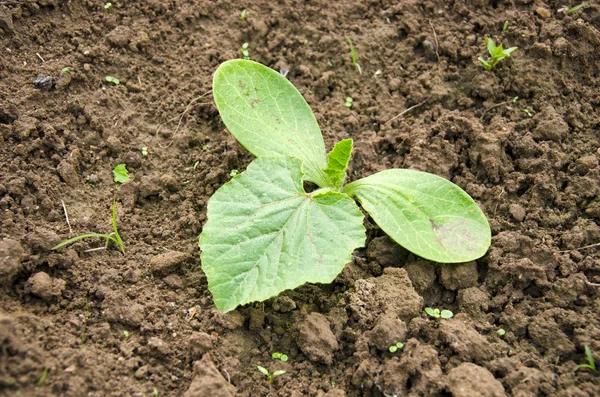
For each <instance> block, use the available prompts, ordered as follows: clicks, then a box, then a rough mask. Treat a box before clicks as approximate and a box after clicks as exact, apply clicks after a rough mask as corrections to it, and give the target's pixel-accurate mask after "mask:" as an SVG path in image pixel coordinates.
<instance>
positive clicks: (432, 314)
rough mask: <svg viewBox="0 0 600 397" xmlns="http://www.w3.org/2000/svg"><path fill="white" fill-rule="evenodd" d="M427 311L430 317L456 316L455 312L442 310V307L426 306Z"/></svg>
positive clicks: (446, 317)
mask: <svg viewBox="0 0 600 397" xmlns="http://www.w3.org/2000/svg"><path fill="white" fill-rule="evenodd" d="M425 313H427V314H428V315H429V316H430V317H433V318H445V319H448V318H452V317H454V313H452V312H451V311H450V310H441V311H440V309H434V308H432V307H426V308H425Z"/></svg>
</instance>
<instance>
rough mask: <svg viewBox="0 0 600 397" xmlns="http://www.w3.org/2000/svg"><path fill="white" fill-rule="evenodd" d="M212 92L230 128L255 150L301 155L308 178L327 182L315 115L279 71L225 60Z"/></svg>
mask: <svg viewBox="0 0 600 397" xmlns="http://www.w3.org/2000/svg"><path fill="white" fill-rule="evenodd" d="M213 97H214V99H215V103H216V105H217V109H219V113H220V114H221V118H222V119H223V122H224V123H225V125H226V126H227V128H228V129H229V132H231V134H232V135H233V136H234V137H235V138H236V139H237V140H238V141H239V142H240V143H241V144H242V145H243V146H244V147H245V148H246V149H248V150H249V151H250V152H251V153H252V154H253V155H255V156H256V157H269V156H281V155H283V156H292V157H297V158H299V159H301V160H302V161H303V163H304V172H305V174H306V175H305V179H307V180H309V181H311V182H314V183H316V184H317V185H319V186H322V187H323V186H325V185H326V182H327V178H326V177H325V175H324V171H323V168H325V167H326V165H327V160H326V155H325V144H324V143H323V136H322V135H321V130H320V129H319V125H318V124H317V120H316V119H315V116H314V115H313V113H312V111H311V110H310V107H309V106H308V104H307V103H306V101H305V100H304V98H303V97H302V95H300V93H299V92H298V90H297V89H296V88H295V87H294V86H293V85H292V83H290V82H289V81H288V80H287V79H286V78H285V77H283V76H282V75H281V74H280V73H277V72H276V71H274V70H272V69H269V68H268V67H266V66H263V65H261V64H259V63H256V62H253V61H248V60H243V59H236V60H231V61H227V62H224V63H223V64H221V66H219V68H218V69H217V71H216V72H215V75H214V77H213Z"/></svg>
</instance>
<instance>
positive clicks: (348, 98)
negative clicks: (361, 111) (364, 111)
mask: <svg viewBox="0 0 600 397" xmlns="http://www.w3.org/2000/svg"><path fill="white" fill-rule="evenodd" d="M352 102H354V99H352V97H349V96H347V97H346V102H345V103H344V106H346V107H347V108H348V109H352Z"/></svg>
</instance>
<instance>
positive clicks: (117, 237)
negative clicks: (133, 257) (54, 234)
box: [51, 199, 125, 255]
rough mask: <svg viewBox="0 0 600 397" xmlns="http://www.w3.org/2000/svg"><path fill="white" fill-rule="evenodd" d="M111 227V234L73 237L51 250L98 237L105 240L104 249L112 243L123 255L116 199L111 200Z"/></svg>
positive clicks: (123, 249) (89, 234) (123, 246)
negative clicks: (118, 228)
mask: <svg viewBox="0 0 600 397" xmlns="http://www.w3.org/2000/svg"><path fill="white" fill-rule="evenodd" d="M112 227H113V232H112V233H111V234H103V233H87V234H81V235H79V236H75V237H73V238H70V239H68V240H66V241H63V242H62V243H60V244H58V245H56V246H54V247H52V248H51V249H52V250H57V249H59V248H62V247H64V246H65V245H69V244H71V243H74V242H76V241H79V240H81V239H84V238H88V237H100V238H103V239H105V240H106V244H105V245H104V248H106V247H108V244H109V243H110V242H111V241H112V242H113V243H115V244H116V245H117V246H119V248H120V249H121V252H122V253H123V255H125V245H124V244H123V240H121V236H120V235H119V231H118V230H117V200H116V199H115V200H113V205H112Z"/></svg>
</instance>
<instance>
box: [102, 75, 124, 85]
mask: <svg viewBox="0 0 600 397" xmlns="http://www.w3.org/2000/svg"><path fill="white" fill-rule="evenodd" d="M104 79H105V80H106V81H108V82H109V83H113V84H114V85H119V84H121V80H119V79H118V78H116V77H113V76H106V77H105V78H104Z"/></svg>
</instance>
